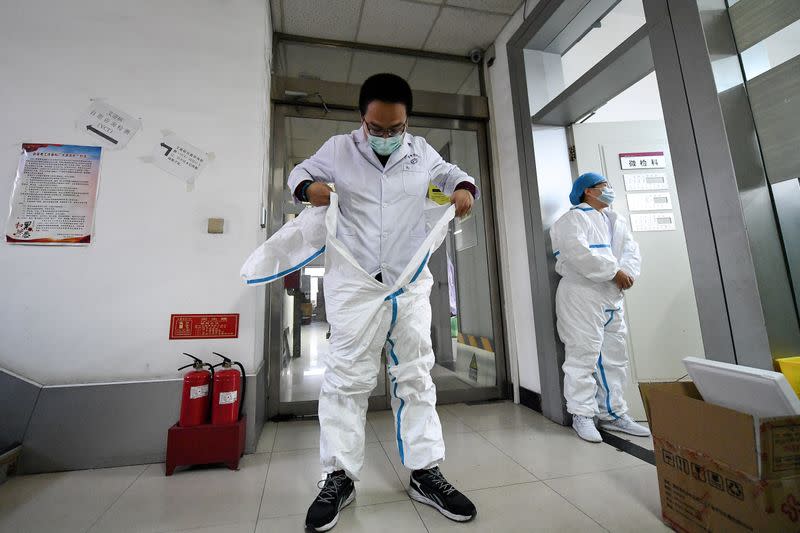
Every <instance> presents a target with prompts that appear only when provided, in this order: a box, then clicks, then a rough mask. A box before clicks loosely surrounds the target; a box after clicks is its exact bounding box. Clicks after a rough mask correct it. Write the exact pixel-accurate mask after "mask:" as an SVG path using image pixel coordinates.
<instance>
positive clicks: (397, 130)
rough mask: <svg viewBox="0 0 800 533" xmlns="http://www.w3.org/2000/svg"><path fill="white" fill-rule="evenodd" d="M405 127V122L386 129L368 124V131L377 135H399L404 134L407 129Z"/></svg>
mask: <svg viewBox="0 0 800 533" xmlns="http://www.w3.org/2000/svg"><path fill="white" fill-rule="evenodd" d="M405 129H406V125H405V124H403V125H402V126H397V127H396V128H391V129H388V130H385V129H383V128H375V127H372V126H370V125H369V124H367V131H368V132H369V134H370V135H374V136H375V137H397V136H398V135H400V134H402V133H403V132H404V131H405Z"/></svg>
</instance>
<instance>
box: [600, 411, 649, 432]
mask: <svg viewBox="0 0 800 533" xmlns="http://www.w3.org/2000/svg"><path fill="white" fill-rule="evenodd" d="M600 428H601V429H604V430H606V431H618V432H620V433H627V434H628V435H633V436H635V437H649V436H650V430H649V429H647V428H646V427H644V426H643V425H641V424H637V423H636V422H634V421H633V420H632V419H631V417H629V416H628V415H622V416H621V417H619V418H618V419H616V420H601V421H600Z"/></svg>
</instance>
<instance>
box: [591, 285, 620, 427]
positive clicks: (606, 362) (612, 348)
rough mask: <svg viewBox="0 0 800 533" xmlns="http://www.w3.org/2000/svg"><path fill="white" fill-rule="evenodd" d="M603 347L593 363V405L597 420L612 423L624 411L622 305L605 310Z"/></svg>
mask: <svg viewBox="0 0 800 533" xmlns="http://www.w3.org/2000/svg"><path fill="white" fill-rule="evenodd" d="M603 311H604V312H605V314H606V317H607V318H606V322H605V323H604V330H605V331H604V337H603V346H602V349H601V350H600V357H599V358H598V360H597V374H596V376H597V381H598V387H597V405H598V409H599V415H598V418H600V420H616V419H618V418H619V417H621V416H622V415H624V414H626V413H627V412H628V404H627V403H625V398H624V397H623V391H624V387H625V383H626V382H627V379H628V372H627V370H628V354H627V345H626V342H625V334H626V331H627V328H626V327H625V317H624V314H623V310H622V302H621V301H620V302H619V304H618V305H616V306H614V307H606V308H605V309H604V310H603Z"/></svg>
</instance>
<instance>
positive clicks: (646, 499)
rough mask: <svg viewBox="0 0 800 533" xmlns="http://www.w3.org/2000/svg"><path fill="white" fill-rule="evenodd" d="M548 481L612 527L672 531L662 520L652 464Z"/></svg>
mask: <svg viewBox="0 0 800 533" xmlns="http://www.w3.org/2000/svg"><path fill="white" fill-rule="evenodd" d="M547 485H549V486H550V487H551V488H552V489H553V490H555V491H556V492H558V493H559V494H561V495H562V496H564V497H565V498H566V499H567V500H569V501H570V502H572V503H573V504H574V505H575V506H576V507H578V508H579V509H581V510H582V511H583V512H584V513H586V514H587V515H589V516H591V517H592V518H593V519H594V520H596V521H597V522H599V523H600V524H601V525H602V526H603V527H605V528H606V529H608V530H610V531H614V532H631V533H634V532H638V531H669V528H668V527H667V526H665V525H664V524H663V523H662V522H661V501H660V499H659V494H658V476H657V474H656V468H655V467H654V466H652V465H643V466H637V467H635V468H626V469H621V470H611V471H608V472H598V473H594V474H585V475H582V476H574V477H567V478H559V479H553V480H550V481H547Z"/></svg>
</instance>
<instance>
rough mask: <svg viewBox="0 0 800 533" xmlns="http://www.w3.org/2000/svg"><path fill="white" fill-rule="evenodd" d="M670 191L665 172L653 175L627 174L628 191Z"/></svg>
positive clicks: (626, 187)
mask: <svg viewBox="0 0 800 533" xmlns="http://www.w3.org/2000/svg"><path fill="white" fill-rule="evenodd" d="M663 189H669V185H667V175H666V174H664V173H663V172H660V173H659V172H657V173H652V174H625V190H626V191H660V190H663Z"/></svg>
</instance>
